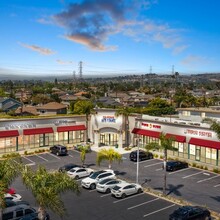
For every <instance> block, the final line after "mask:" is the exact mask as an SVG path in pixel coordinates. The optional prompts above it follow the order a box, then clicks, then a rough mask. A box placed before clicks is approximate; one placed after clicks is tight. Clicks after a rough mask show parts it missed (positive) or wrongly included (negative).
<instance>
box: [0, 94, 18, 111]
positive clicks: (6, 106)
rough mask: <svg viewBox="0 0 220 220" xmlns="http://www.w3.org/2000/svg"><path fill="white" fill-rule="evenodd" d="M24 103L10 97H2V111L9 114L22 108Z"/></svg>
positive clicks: (0, 106)
mask: <svg viewBox="0 0 220 220" xmlns="http://www.w3.org/2000/svg"><path fill="white" fill-rule="evenodd" d="M21 106H22V103H21V102H19V101H17V100H15V99H12V98H8V97H0V110H1V111H3V112H9V111H13V110H16V109H17V108H18V107H21Z"/></svg>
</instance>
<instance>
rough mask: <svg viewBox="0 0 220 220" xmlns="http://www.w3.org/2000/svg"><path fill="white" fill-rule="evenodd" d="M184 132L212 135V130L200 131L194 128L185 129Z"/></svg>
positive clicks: (204, 135) (205, 135)
mask: <svg viewBox="0 0 220 220" xmlns="http://www.w3.org/2000/svg"><path fill="white" fill-rule="evenodd" d="M184 134H190V135H195V136H200V137H209V138H211V137H212V132H210V131H198V130H194V129H186V130H185V131H184Z"/></svg>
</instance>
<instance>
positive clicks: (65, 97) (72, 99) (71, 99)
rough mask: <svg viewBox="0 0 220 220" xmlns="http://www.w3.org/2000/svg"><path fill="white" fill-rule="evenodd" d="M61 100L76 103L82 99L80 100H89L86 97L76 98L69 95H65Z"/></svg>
mask: <svg viewBox="0 0 220 220" xmlns="http://www.w3.org/2000/svg"><path fill="white" fill-rule="evenodd" d="M60 99H61V100H62V101H76V100H78V99H80V100H87V98H86V97H84V96H80V97H79V96H75V95H67V94H65V95H63V96H60Z"/></svg>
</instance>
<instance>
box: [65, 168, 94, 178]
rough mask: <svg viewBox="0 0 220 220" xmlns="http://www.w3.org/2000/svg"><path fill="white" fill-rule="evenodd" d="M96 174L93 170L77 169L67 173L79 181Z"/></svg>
mask: <svg viewBox="0 0 220 220" xmlns="http://www.w3.org/2000/svg"><path fill="white" fill-rule="evenodd" d="M93 172H94V170H93V169H91V168H84V167H75V168H72V169H71V170H69V171H67V175H68V176H70V177H71V178H74V179H79V178H82V177H86V176H89V175H91V174H92V173H93Z"/></svg>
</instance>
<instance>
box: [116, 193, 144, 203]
mask: <svg viewBox="0 0 220 220" xmlns="http://www.w3.org/2000/svg"><path fill="white" fill-rule="evenodd" d="M141 195H144V193H139V194H136V195H134V196H130V197H127V198H124V199H121V200H117V201H114V202H113V203H118V202H123V201H125V200H128V199H132V198H134V197H137V196H141Z"/></svg>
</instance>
